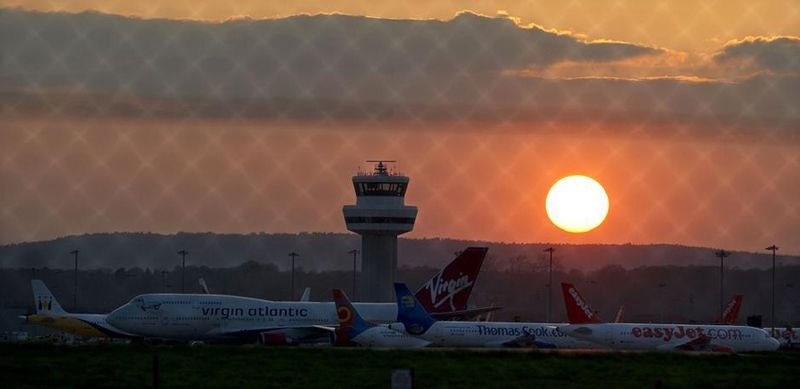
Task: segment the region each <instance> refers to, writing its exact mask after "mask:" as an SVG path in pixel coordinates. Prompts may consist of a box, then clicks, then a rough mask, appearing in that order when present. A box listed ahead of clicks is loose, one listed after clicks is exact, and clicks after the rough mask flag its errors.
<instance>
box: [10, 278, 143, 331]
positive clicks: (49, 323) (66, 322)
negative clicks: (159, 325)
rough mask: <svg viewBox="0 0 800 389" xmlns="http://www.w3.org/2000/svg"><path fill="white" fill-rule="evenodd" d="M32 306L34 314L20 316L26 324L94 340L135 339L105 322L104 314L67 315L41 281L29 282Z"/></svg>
mask: <svg viewBox="0 0 800 389" xmlns="http://www.w3.org/2000/svg"><path fill="white" fill-rule="evenodd" d="M31 287H32V289H33V304H34V305H35V306H36V313H35V314H33V315H25V316H20V318H22V319H24V320H25V321H26V322H27V323H30V324H36V325H41V326H44V327H48V328H52V329H55V330H59V331H63V332H67V333H70V334H73V335H78V336H86V337H95V338H135V337H136V336H135V335H133V334H130V333H127V332H125V331H122V330H120V329H117V328H115V327H114V326H112V325H111V324H109V323H108V321H107V320H106V317H107V315H106V314H95V313H69V312H67V311H65V310H64V309H63V308H61V304H59V303H58V300H56V298H55V296H53V293H51V292H50V289H47V286H46V285H45V284H44V282H42V281H41V280H31Z"/></svg>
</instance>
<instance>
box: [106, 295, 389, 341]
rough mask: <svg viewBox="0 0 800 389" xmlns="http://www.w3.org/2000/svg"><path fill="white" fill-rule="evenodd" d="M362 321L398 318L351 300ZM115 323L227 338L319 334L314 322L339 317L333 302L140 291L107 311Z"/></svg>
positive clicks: (162, 333)
mask: <svg viewBox="0 0 800 389" xmlns="http://www.w3.org/2000/svg"><path fill="white" fill-rule="evenodd" d="M355 306H356V307H357V309H358V310H359V312H361V313H362V315H363V316H364V318H365V319H366V320H370V321H374V322H379V323H388V322H391V321H394V320H395V319H396V317H397V307H396V305H395V304H391V303H360V304H358V303H357V304H355ZM108 321H109V323H111V324H112V325H114V326H115V327H117V328H120V329H122V330H124V331H128V332H132V333H135V334H138V335H141V336H144V337H149V338H165V339H176V340H216V339H219V340H225V339H235V338H251V337H255V335H256V334H257V333H259V332H268V331H274V330H280V329H284V328H285V329H287V331H290V332H294V333H295V337H300V334H302V333H305V334H320V333H321V331H320V330H318V329H316V328H314V326H322V325H331V324H334V323H336V322H337V317H336V308H335V305H334V303H332V302H300V301H294V302H285V301H269V300H262V299H256V298H249V297H239V296H227V295H213V294H144V295H140V296H137V297H134V298H133V299H132V300H131V301H130V302H129V303H127V304H125V305H123V306H122V307H120V308H118V309H116V310H115V311H113V312H111V313H110V314H109V315H108Z"/></svg>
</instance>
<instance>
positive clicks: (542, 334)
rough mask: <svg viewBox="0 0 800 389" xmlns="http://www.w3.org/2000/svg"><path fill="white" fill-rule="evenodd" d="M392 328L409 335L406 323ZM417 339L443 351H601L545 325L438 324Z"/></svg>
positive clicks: (450, 322) (595, 346)
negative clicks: (477, 348) (463, 348)
mask: <svg viewBox="0 0 800 389" xmlns="http://www.w3.org/2000/svg"><path fill="white" fill-rule="evenodd" d="M389 327H390V328H392V329H395V330H397V331H406V328H405V326H403V324H402V323H392V324H390V325H389ZM412 335H414V334H413V333H412ZM414 336H418V337H420V338H422V339H425V340H427V341H429V342H431V345H432V346H440V347H539V348H558V349H592V348H599V346H598V345H597V344H595V343H592V342H590V341H586V340H583V339H578V338H573V337H571V336H567V335H565V334H563V333H562V332H560V331H559V330H558V329H557V328H555V327H554V325H552V324H545V323H517V322H459V321H437V322H435V323H433V325H431V327H430V328H428V330H427V331H425V332H424V333H422V334H418V335H414Z"/></svg>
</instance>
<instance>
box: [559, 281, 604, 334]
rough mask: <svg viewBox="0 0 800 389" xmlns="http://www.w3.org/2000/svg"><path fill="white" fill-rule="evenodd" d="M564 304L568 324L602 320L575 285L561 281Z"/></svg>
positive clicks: (600, 321) (599, 321)
mask: <svg viewBox="0 0 800 389" xmlns="http://www.w3.org/2000/svg"><path fill="white" fill-rule="evenodd" d="M561 291H562V292H563V293H564V304H565V305H566V308H567V319H568V321H569V323H570V324H587V323H602V322H603V321H602V320H600V318H599V317H598V316H597V314H596V313H594V312H593V311H592V308H591V307H590V306H589V304H588V303H587V302H586V300H585V299H584V298H583V296H581V294H580V293H579V292H578V289H577V288H575V285H572V284H570V283H566V282H562V283H561Z"/></svg>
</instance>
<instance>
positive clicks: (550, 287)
mask: <svg viewBox="0 0 800 389" xmlns="http://www.w3.org/2000/svg"><path fill="white" fill-rule="evenodd" d="M544 251H545V252H548V253H550V266H549V268H550V270H549V273H550V275H549V276H548V281H547V322H548V323H550V311H551V307H552V301H553V251H556V249H554V248H552V247H548V248H546V249H544Z"/></svg>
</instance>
